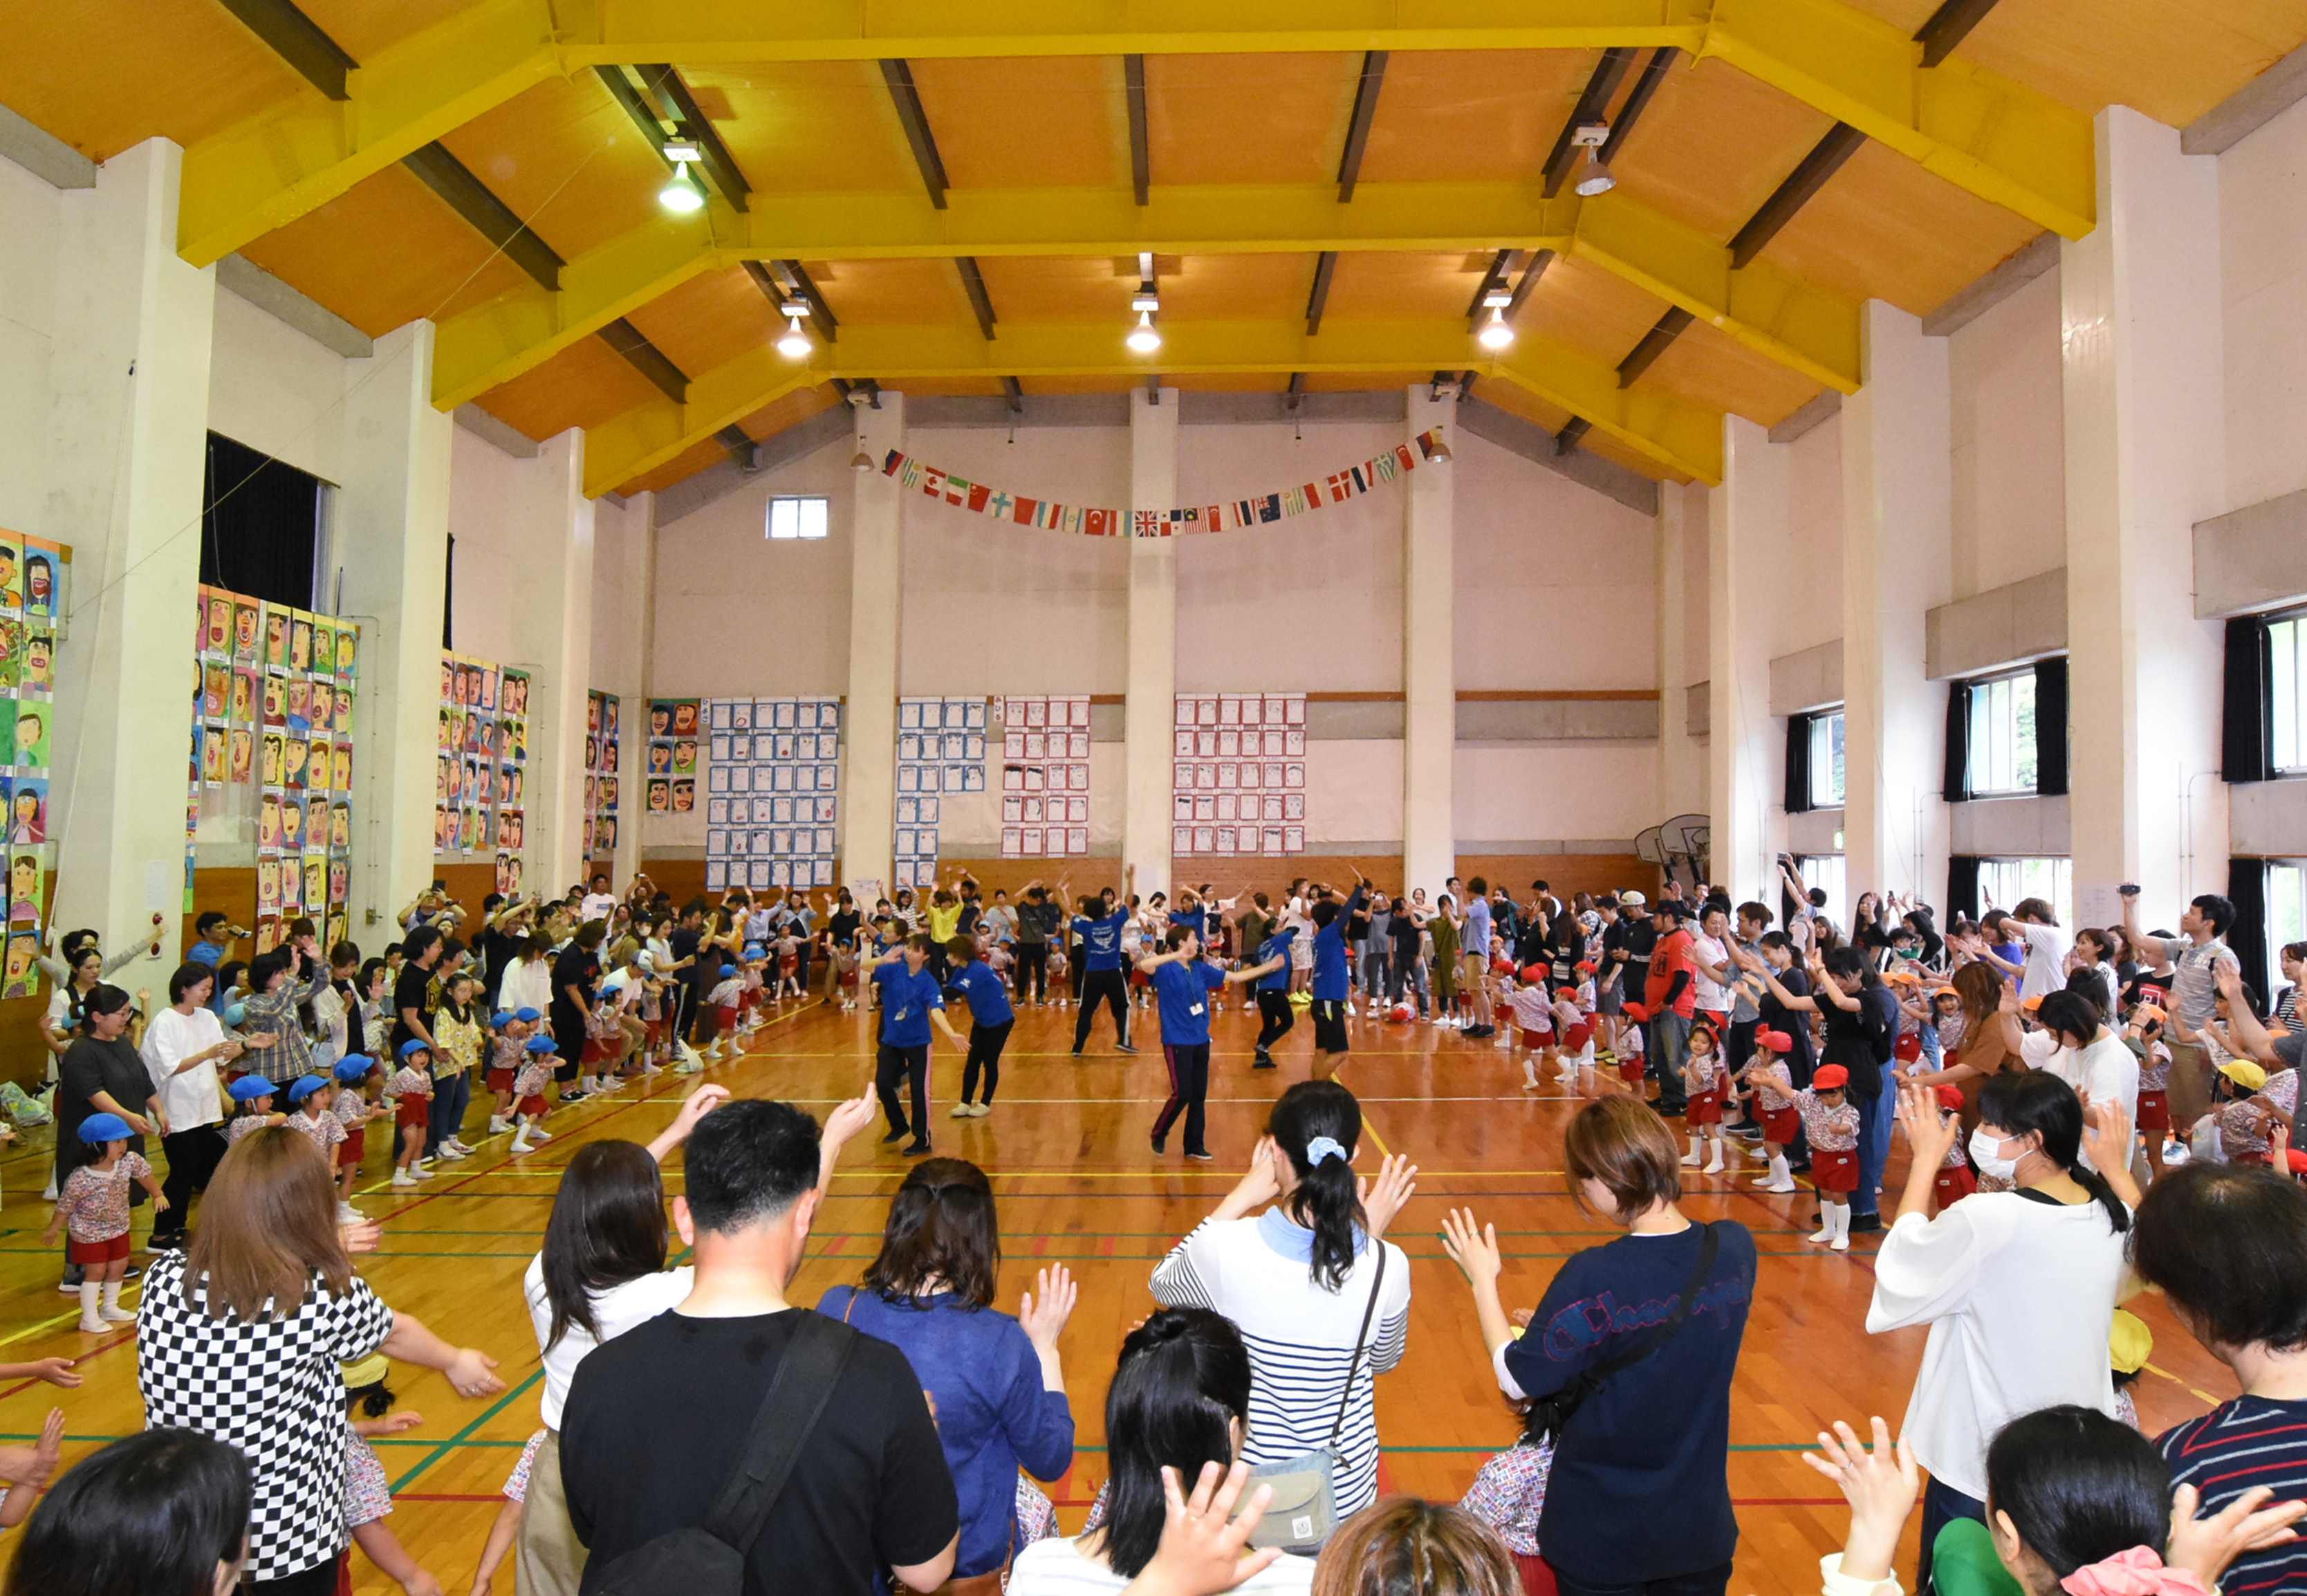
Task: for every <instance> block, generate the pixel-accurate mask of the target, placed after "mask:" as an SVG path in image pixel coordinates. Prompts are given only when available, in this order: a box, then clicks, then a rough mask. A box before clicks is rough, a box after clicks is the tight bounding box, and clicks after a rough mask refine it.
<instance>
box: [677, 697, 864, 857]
mask: <svg viewBox="0 0 2307 1596" xmlns="http://www.w3.org/2000/svg"><path fill="white" fill-rule="evenodd" d="M705 720H706V727H707V744H706V754H707V759H706V774H705V788H706V790H705V888H706V890H707V891H708V892H719V891H722V890H724V889H725V888H731V887H743V888H748V889H750V890H756V891H758V890H759V889H761V888H769V887H786V888H814V887H830V886H832V885H833V864H834V846H835V837H836V832H837V828H839V826H840V823H841V701H840V700H839V699H830V698H823V699H707V700H706V703H705Z"/></svg>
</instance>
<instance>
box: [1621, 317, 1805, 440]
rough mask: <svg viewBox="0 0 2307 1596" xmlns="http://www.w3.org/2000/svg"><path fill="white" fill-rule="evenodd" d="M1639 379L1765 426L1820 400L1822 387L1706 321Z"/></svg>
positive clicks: (1690, 328) (1670, 347)
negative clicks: (1817, 399)
mask: <svg viewBox="0 0 2307 1596" xmlns="http://www.w3.org/2000/svg"><path fill="white" fill-rule="evenodd" d="M1638 381H1639V382H1640V383H1641V384H1642V386H1644V387H1651V388H1657V389H1660V390H1664V391H1666V392H1668V393H1671V394H1673V395H1675V396H1676V397H1677V399H1689V400H1691V401H1693V402H1694V403H1696V404H1701V405H1704V406H1706V407H1707V408H1709V409H1713V410H1728V411H1731V412H1733V413H1735V414H1737V415H1739V416H1745V418H1746V419H1747V420H1749V421H1753V422H1758V423H1760V424H1761V425H1763V426H1775V425H1778V424H1779V423H1780V422H1781V421H1784V420H1785V419H1786V418H1787V417H1788V416H1791V415H1793V414H1794V413H1795V412H1796V411H1797V410H1799V409H1801V408H1803V407H1804V406H1805V405H1806V404H1808V403H1810V401H1811V400H1813V399H1816V398H1817V397H1818V395H1819V391H1820V389H1821V387H1822V384H1821V383H1819V382H1815V381H1814V380H1813V379H1811V378H1809V377H1805V376H1804V375H1803V374H1802V373H1799V372H1796V371H1790V370H1788V368H1787V367H1785V366H1783V365H1780V364H1779V363H1778V362H1777V361H1775V360H1772V359H1771V357H1770V356H1767V355H1762V354H1758V353H1756V352H1755V351H1754V350H1753V349H1750V348H1747V347H1746V346H1745V345H1744V344H1742V343H1740V342H1739V341H1738V340H1737V339H1734V338H1732V337H1731V336H1730V335H1729V334H1728V333H1727V332H1723V331H1721V330H1719V329H1716V328H1713V327H1710V326H1708V325H1707V324H1706V323H1705V322H1693V323H1691V325H1689V326H1688V327H1685V328H1684V329H1683V330H1682V336H1681V337H1679V338H1677V339H1675V340H1674V342H1672V343H1671V344H1668V346H1667V348H1666V353H1665V354H1663V355H1661V356H1659V357H1658V359H1657V360H1656V361H1655V362H1653V363H1652V365H1651V368H1650V369H1649V370H1648V371H1646V372H1644V373H1642V376H1641V377H1640V378H1639V379H1638Z"/></svg>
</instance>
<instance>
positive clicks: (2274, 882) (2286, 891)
mask: <svg viewBox="0 0 2307 1596" xmlns="http://www.w3.org/2000/svg"><path fill="white" fill-rule="evenodd" d="M2294 942H2307V859H2277V860H2275V861H2273V862H2270V863H2269V864H2268V867H2267V944H2268V958H2269V962H2270V964H2273V963H2274V962H2275V954H2276V953H2277V951H2278V950H2279V949H2281V948H2285V947H2287V946H2289V945H2290V944H2291V943H2294ZM2268 974H2269V975H2271V976H2272V977H2274V979H2275V985H2274V986H2271V987H2269V988H2268V991H2277V990H2279V989H2280V988H2281V987H2282V985H2283V980H2282V974H2283V972H2282V968H2281V966H2280V965H2279V964H2277V965H2276V966H2275V967H2274V968H2273V969H2271V970H2269V971H2268Z"/></svg>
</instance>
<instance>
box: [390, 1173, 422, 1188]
mask: <svg viewBox="0 0 2307 1596" xmlns="http://www.w3.org/2000/svg"><path fill="white" fill-rule="evenodd" d="M392 1183H393V1184H394V1185H395V1186H414V1185H416V1176H415V1175H413V1174H411V1173H409V1172H408V1171H407V1170H395V1171H392Z"/></svg>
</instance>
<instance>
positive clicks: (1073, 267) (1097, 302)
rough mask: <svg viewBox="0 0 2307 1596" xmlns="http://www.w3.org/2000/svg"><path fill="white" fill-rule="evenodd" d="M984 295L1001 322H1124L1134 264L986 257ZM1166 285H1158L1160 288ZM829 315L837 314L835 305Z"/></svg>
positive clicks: (1085, 258)
mask: <svg viewBox="0 0 2307 1596" xmlns="http://www.w3.org/2000/svg"><path fill="white" fill-rule="evenodd" d="M977 270H978V271H979V273H980V274H981V275H982V277H983V278H984V279H985V296H986V297H987V298H989V299H991V300H992V301H993V313H994V315H995V317H996V318H997V319H998V320H999V321H1002V322H1095V321H1101V320H1103V319H1104V318H1106V317H1111V318H1113V321H1114V324H1115V325H1116V326H1117V327H1119V326H1121V325H1122V324H1124V323H1125V322H1128V319H1129V296H1130V294H1131V292H1132V291H1133V290H1135V289H1136V287H1137V263H1136V262H1135V261H1132V262H1129V263H1128V265H1127V266H1125V265H1124V264H1123V263H1122V262H1119V261H1117V260H1114V259H1113V258H1111V257H1110V256H1106V255H986V256H982V257H981V258H980V259H979V261H978V262H977ZM1167 286H1168V285H1167V284H1164V285H1163V287H1165V288H1166V287H1167ZM834 313H835V314H836V315H838V314H840V313H841V307H840V306H838V305H836V306H835V307H834Z"/></svg>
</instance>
